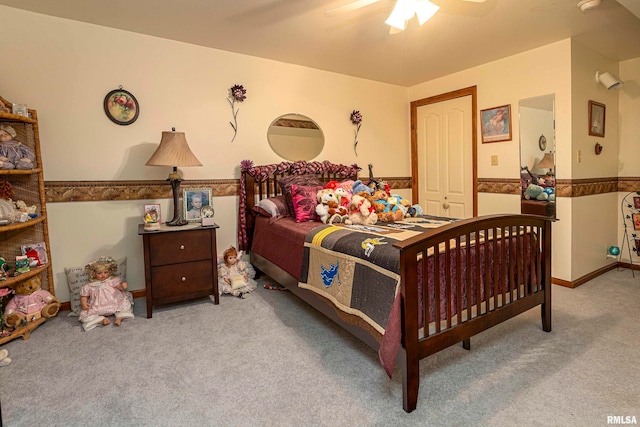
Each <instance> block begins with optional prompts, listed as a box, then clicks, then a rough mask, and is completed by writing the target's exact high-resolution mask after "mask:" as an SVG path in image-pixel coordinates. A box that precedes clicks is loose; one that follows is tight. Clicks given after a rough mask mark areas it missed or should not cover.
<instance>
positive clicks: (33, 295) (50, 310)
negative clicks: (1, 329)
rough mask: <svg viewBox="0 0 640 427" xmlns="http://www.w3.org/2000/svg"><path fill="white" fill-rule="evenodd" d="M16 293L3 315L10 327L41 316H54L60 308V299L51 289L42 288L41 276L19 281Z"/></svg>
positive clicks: (5, 322)
mask: <svg viewBox="0 0 640 427" xmlns="http://www.w3.org/2000/svg"><path fill="white" fill-rule="evenodd" d="M15 293H16V295H15V296H14V297H13V298H12V299H11V301H9V303H8V304H7V307H6V308H5V310H4V314H3V316H2V320H3V321H4V324H5V325H6V326H7V327H8V328H16V327H18V326H20V325H21V324H22V323H26V322H32V321H34V320H37V319H39V318H40V317H46V318H49V317H53V316H55V315H56V314H58V310H60V300H59V299H58V298H56V297H54V296H53V295H51V293H50V292H49V291H45V290H43V289H40V277H39V276H33V277H31V278H29V279H27V280H23V281H21V282H18V284H17V285H16V286H15Z"/></svg>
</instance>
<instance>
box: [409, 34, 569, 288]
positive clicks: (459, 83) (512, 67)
mask: <svg viewBox="0 0 640 427" xmlns="http://www.w3.org/2000/svg"><path fill="white" fill-rule="evenodd" d="M473 85H476V86H477V87H478V110H483V109H487V108H493V107H497V106H500V105H505V104H510V105H511V117H512V140H511V141H506V142H497V143H491V144H482V143H481V140H482V139H481V129H480V126H478V177H479V178H511V179H514V178H518V177H519V176H520V167H519V165H520V143H519V137H518V135H519V130H518V129H519V121H518V101H519V100H520V99H524V98H531V97H534V96H540V95H547V94H554V95H555V119H556V147H557V156H556V166H557V177H558V178H570V177H571V166H570V159H569V157H570V152H571V149H570V145H571V40H570V39H567V40H563V41H560V42H557V43H553V44H550V45H547V46H543V47H541V48H537V49H533V50H529V51H526V52H522V53H519V54H517V55H513V56H510V57H508V58H504V59H501V60H498V61H494V62H490V63H488V64H484V65H481V66H478V67H474V68H470V69H468V70H464V71H461V72H459V73H455V74H451V75H448V76H445V77H442V78H440V79H436V80H432V81H429V82H425V83H422V84H419V85H417V86H413V87H410V88H409V100H410V101H414V100H417V99H422V98H426V97H429V96H434V95H438V94H441V93H445V92H450V91H454V90H456V89H461V88H465V87H468V86H473ZM478 116H479V111H478ZM478 120H480V119H479V117H478ZM493 155H497V156H498V166H491V156H493ZM567 203H569V202H567ZM559 204H562V205H563V206H562V208H558V209H557V218H558V219H559V221H558V222H556V223H555V224H554V226H553V233H554V238H553V276H554V277H557V278H560V279H562V280H571V262H572V260H571V252H570V251H568V250H566V249H567V248H565V247H564V246H565V243H566V242H571V235H572V230H571V217H570V216H564V215H568V214H570V212H571V209H570V208H569V207H568V206H564V205H565V203H564V202H559ZM503 212H514V213H519V212H520V205H519V196H514V195H499V194H479V195H478V214H480V215H485V214H492V213H503ZM560 238H562V239H565V240H561V239H560Z"/></svg>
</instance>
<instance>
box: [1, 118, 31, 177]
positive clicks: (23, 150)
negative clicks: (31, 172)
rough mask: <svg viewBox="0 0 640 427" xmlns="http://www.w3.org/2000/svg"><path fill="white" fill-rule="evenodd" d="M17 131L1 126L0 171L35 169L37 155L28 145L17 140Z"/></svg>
mask: <svg viewBox="0 0 640 427" xmlns="http://www.w3.org/2000/svg"><path fill="white" fill-rule="evenodd" d="M17 135H18V134H17V133H16V130H15V129H14V128H13V127H11V126H8V125H0V169H33V168H34V167H35V160H36V154H35V153H34V152H33V150H32V149H31V148H29V147H27V146H26V145H24V144H22V143H21V142H18V141H16V140H15V138H16V136H17Z"/></svg>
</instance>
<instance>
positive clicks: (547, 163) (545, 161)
mask: <svg viewBox="0 0 640 427" xmlns="http://www.w3.org/2000/svg"><path fill="white" fill-rule="evenodd" d="M554 166H555V162H554V160H553V154H551V153H544V157H542V160H540V161H539V162H538V164H536V165H535V166H534V169H551V168H553V167H554Z"/></svg>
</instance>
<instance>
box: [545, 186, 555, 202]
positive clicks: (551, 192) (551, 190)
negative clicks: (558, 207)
mask: <svg viewBox="0 0 640 427" xmlns="http://www.w3.org/2000/svg"><path fill="white" fill-rule="evenodd" d="M543 191H544V192H545V193H547V194H548V195H549V198H548V199H547V200H548V201H550V202H554V201H555V200H556V190H555V188H553V187H547V188H545V189H544V190H543Z"/></svg>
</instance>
